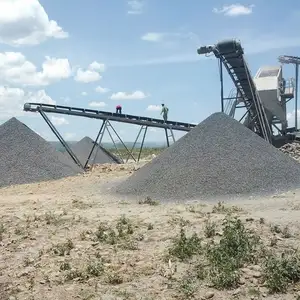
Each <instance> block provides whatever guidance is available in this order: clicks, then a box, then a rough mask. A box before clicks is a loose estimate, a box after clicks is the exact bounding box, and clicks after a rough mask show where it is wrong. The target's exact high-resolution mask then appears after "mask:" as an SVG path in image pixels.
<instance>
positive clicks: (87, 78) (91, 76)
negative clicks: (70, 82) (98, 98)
mask: <svg viewBox="0 0 300 300" xmlns="http://www.w3.org/2000/svg"><path fill="white" fill-rule="evenodd" d="M101 78H102V76H101V75H100V74H99V73H98V72H96V71H91V70H86V71H84V70H83V69H81V68H79V69H78V70H77V73H76V76H75V80H76V81H78V82H83V83H89V82H95V81H98V80H100V79H101Z"/></svg>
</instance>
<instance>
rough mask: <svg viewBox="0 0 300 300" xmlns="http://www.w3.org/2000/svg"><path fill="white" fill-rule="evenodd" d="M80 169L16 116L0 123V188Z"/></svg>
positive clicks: (37, 180)
mask: <svg viewBox="0 0 300 300" xmlns="http://www.w3.org/2000/svg"><path fill="white" fill-rule="evenodd" d="M80 172H82V170H81V169H80V168H79V167H77V165H75V163H74V162H73V161H72V160H70V159H69V158H67V157H65V156H64V155H63V154H62V153H60V152H58V151H56V149H55V148H54V147H53V146H52V145H50V143H48V142H47V141H46V140H44V139H43V138H42V137H40V136H39V135H38V134H36V133H35V132H34V131H32V130H31V129H30V128H28V127H27V126H26V125H25V124H23V123H21V122H20V121H18V120H17V119H16V118H12V119H10V120H8V121H7V122H5V123H4V124H2V125H1V126H0V187H3V186H8V185H15V184H23V183H32V182H39V181H46V180H51V179H59V178H62V177H66V176H72V175H75V174H77V173H80Z"/></svg>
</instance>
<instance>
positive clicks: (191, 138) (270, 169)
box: [115, 113, 300, 201]
mask: <svg viewBox="0 0 300 300" xmlns="http://www.w3.org/2000/svg"><path fill="white" fill-rule="evenodd" d="M299 186H300V165H299V164H297V163H296V162H295V161H294V160H293V159H292V158H290V157H289V156H287V155H286V154H284V153H282V152H281V151H280V150H278V149H276V148H275V147H273V146H272V145H270V144H268V143H267V142H266V141H265V140H263V139H262V138H260V137H259V136H258V135H256V134H255V133H253V132H252V131H251V130H249V129H248V128H246V127H245V126H244V125H242V124H240V123H239V122H238V121H236V120H234V119H232V118H230V117H229V116H227V115H225V114H223V113H215V114H212V115H211V116H210V117H208V118H207V119H205V120H204V121H203V122H202V123H200V124H199V125H198V126H197V127H195V128H194V129H192V130H191V131H190V132H189V133H188V134H186V135H185V136H184V137H182V138H181V139H179V140H178V141H177V142H176V143H175V144H173V145H172V146H171V147H169V148H168V149H166V150H165V151H163V152H162V154H160V155H159V156H158V157H156V158H154V159H153V160H152V162H150V163H148V164H147V165H145V166H144V167H142V168H141V169H139V170H138V171H136V172H135V173H134V174H133V175H132V176H131V177H129V178H128V179H127V180H125V181H123V182H122V183H121V184H120V185H119V186H117V188H116V189H115V191H116V192H117V193H119V194H123V195H137V196H141V197H146V196H150V197H153V198H155V199H158V200H161V201H163V200H165V201H168V200H174V201H177V200H179V201H180V200H190V199H202V198H205V199H209V198H210V197H216V196H220V197H225V196H226V197H228V196H232V197H238V196H242V195H263V194H269V193H273V192H279V191H285V190H287V189H290V188H294V187H299Z"/></svg>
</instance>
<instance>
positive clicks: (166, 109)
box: [160, 104, 169, 122]
mask: <svg viewBox="0 0 300 300" xmlns="http://www.w3.org/2000/svg"><path fill="white" fill-rule="evenodd" d="M161 107H162V109H161V113H160V114H161V115H163V118H164V121H165V122H166V121H168V112H169V109H168V108H167V107H166V106H165V105H164V104H162V105H161Z"/></svg>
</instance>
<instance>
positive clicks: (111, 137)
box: [106, 122, 124, 164]
mask: <svg viewBox="0 0 300 300" xmlns="http://www.w3.org/2000/svg"><path fill="white" fill-rule="evenodd" d="M108 123H109V126H110V127H111V128H113V127H112V126H111V124H110V122H108ZM106 129H107V132H108V134H109V136H110V139H111V141H112V142H113V144H114V146H115V149H116V151H117V153H118V154H119V157H120V159H121V160H122V163H123V164H124V160H123V157H122V155H121V154H120V152H119V150H118V147H117V145H116V143H115V141H114V139H113V136H112V134H111V132H110V131H109V129H108V127H106ZM122 143H123V141H122Z"/></svg>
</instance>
